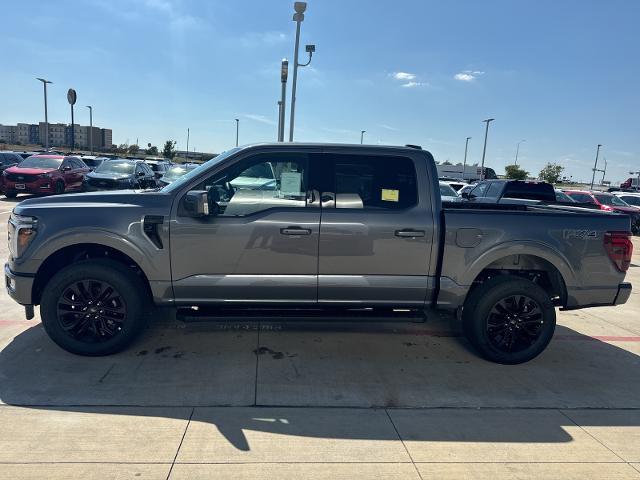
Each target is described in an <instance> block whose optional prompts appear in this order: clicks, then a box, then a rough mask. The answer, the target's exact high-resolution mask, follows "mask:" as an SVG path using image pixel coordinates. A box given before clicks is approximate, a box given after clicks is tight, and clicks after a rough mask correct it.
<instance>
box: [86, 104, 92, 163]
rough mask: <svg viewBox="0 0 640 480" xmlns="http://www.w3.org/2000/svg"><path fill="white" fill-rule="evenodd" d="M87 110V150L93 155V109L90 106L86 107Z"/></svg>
mask: <svg viewBox="0 0 640 480" xmlns="http://www.w3.org/2000/svg"><path fill="white" fill-rule="evenodd" d="M87 108H88V109H89V150H90V151H91V152H90V153H91V155H93V107H92V106H91V105H87Z"/></svg>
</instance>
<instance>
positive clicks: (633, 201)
mask: <svg viewBox="0 0 640 480" xmlns="http://www.w3.org/2000/svg"><path fill="white" fill-rule="evenodd" d="M613 194H614V195H615V196H616V197H618V198H619V199H621V200H623V201H624V202H625V203H628V204H629V205H631V206H632V207H640V193H635V192H614V193H613Z"/></svg>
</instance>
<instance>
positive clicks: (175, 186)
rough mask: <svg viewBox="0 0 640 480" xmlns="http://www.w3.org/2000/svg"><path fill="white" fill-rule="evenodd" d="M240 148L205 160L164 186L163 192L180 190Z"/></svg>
mask: <svg viewBox="0 0 640 480" xmlns="http://www.w3.org/2000/svg"><path fill="white" fill-rule="evenodd" d="M239 150H240V148H238V147H236V148H232V149H231V150H227V151H226V152H223V153H221V154H220V155H218V156H217V157H214V158H212V159H211V160H208V161H206V162H204V163H203V164H202V165H200V166H198V167H196V168H194V169H193V170H191V171H190V172H189V173H186V174H184V175H182V176H181V177H180V178H178V179H177V180H176V181H175V182H172V183H170V184H169V185H167V186H166V187H163V188H162V191H163V192H173V191H176V190H179V189H180V188H182V187H183V186H184V185H186V184H187V183H189V182H190V181H191V180H192V179H194V178H196V177H198V175H200V174H201V173H202V172H204V171H206V170H208V169H209V168H211V167H212V166H213V165H216V164H218V163H220V162H222V161H223V160H226V159H227V158H229V157H230V156H231V155H233V154H235V153H236V152H237V151H239Z"/></svg>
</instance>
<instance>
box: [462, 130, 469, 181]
mask: <svg viewBox="0 0 640 480" xmlns="http://www.w3.org/2000/svg"><path fill="white" fill-rule="evenodd" d="M469 140H471V137H467V141H466V142H464V162H463V163H462V180H464V174H465V171H466V170H467V151H468V150H469Z"/></svg>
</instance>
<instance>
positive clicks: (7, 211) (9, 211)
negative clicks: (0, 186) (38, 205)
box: [0, 209, 13, 215]
mask: <svg viewBox="0 0 640 480" xmlns="http://www.w3.org/2000/svg"><path fill="white" fill-rule="evenodd" d="M11 212H13V209H11V210H5V211H4V212H0V215H2V214H3V213H11Z"/></svg>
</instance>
